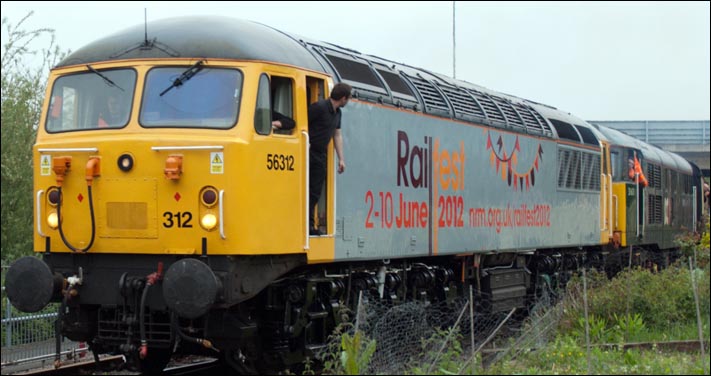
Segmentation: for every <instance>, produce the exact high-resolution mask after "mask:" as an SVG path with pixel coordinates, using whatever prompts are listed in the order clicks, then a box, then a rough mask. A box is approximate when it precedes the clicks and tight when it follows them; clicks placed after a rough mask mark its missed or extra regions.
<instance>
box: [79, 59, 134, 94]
mask: <svg viewBox="0 0 711 376" xmlns="http://www.w3.org/2000/svg"><path fill="white" fill-rule="evenodd" d="M86 67H87V68H89V70H90V71H91V72H93V73H95V74H96V75H97V76H99V77H101V78H103V79H104V82H106V83H107V84H108V85H109V86H113V87H115V88H117V89H119V90H121V91H126V90H124V89H123V88H121V86H118V85H116V83H115V82H113V81H111V79H110V78H108V77H106V76H104V75H103V74H101V72H99V71H98V70H96V69H94V67H92V66H91V65H89V64H87V65H86Z"/></svg>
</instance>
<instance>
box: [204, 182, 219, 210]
mask: <svg viewBox="0 0 711 376" xmlns="http://www.w3.org/2000/svg"><path fill="white" fill-rule="evenodd" d="M200 200H201V201H202V204H203V205H205V206H207V207H208V208H210V207H212V206H214V205H215V203H217V190H216V189H215V188H213V187H205V188H203V190H202V192H200Z"/></svg>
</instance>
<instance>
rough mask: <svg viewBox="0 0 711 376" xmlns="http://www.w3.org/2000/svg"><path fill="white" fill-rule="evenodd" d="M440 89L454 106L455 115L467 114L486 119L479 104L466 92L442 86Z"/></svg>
mask: <svg viewBox="0 0 711 376" xmlns="http://www.w3.org/2000/svg"><path fill="white" fill-rule="evenodd" d="M440 89H442V91H443V92H444V95H446V96H447V99H449V102H450V103H452V106H454V112H455V115H459V114H466V115H471V116H477V117H481V118H484V117H486V114H484V110H483V109H482V108H481V106H480V105H479V103H477V102H476V100H475V99H474V98H472V97H471V96H470V95H469V94H467V93H466V92H463V91H461V90H457V89H456V88H450V87H446V86H441V85H440Z"/></svg>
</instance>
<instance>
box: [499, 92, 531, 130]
mask: <svg viewBox="0 0 711 376" xmlns="http://www.w3.org/2000/svg"><path fill="white" fill-rule="evenodd" d="M492 98H493V99H494V101H495V102H496V104H498V105H499V108H500V109H501V110H502V111H503V112H504V115H506V120H507V121H508V124H509V125H513V126H515V127H520V128H523V127H524V125H523V120H521V116H519V114H518V112H516V109H514V108H513V106H511V102H509V101H507V100H505V99H504V98H500V97H495V96H492Z"/></svg>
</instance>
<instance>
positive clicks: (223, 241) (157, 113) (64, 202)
mask: <svg viewBox="0 0 711 376" xmlns="http://www.w3.org/2000/svg"><path fill="white" fill-rule="evenodd" d="M156 63H157V62H151V61H145V62H140V63H137V62H119V63H106V64H92V65H86V66H77V67H71V68H68V69H63V70H61V71H55V72H54V73H53V74H52V77H51V79H50V84H49V88H48V96H47V97H48V100H47V103H46V104H45V109H46V111H45V113H46V118H45V126H44V127H41V128H40V130H39V132H38V138H37V143H36V145H35V149H34V156H35V166H36V169H37V170H38V171H36V173H35V192H36V205H37V208H36V215H37V218H36V226H37V229H36V230H37V231H35V250H36V251H38V252H72V251H73V252H92V253H135V254H181V255H194V254H206V253H207V254H210V255H225V254H236V253H238V254H257V253H258V254H264V253H294V252H302V251H303V249H304V236H303V234H304V233H305V227H304V226H305V224H304V221H303V218H304V213H305V209H304V205H303V197H304V196H305V192H304V189H305V188H304V187H305V184H304V181H305V178H306V177H305V173H304V161H305V153H306V145H307V144H306V142H305V140H304V136H303V135H302V134H301V130H304V129H305V126H306V124H305V123H306V121H305V114H304V113H302V112H300V111H298V110H296V109H298V108H305V107H306V104H305V103H304V104H303V106H293V107H292V108H291V109H290V110H292V116H293V115H295V118H296V119H297V120H298V121H297V129H295V130H293V131H292V132H291V133H289V134H283V135H280V136H279V137H268V135H269V133H271V132H266V134H267V136H264V135H260V134H259V133H258V130H257V131H255V128H257V127H259V126H261V125H260V123H269V124H266V126H268V127H270V123H271V119H270V118H269V114H268V113H266V111H268V109H269V107H266V106H264V104H263V103H258V102H260V101H259V100H258V95H259V93H258V91H259V90H258V89H259V80H260V74H263V72H264V71H265V70H268V69H265V66H264V64H254V63H253V64H240V65H238V66H235V65H234V64H230V63H228V62H208V61H204V60H200V61H197V62H195V61H194V60H189V61H186V60H170V61H160V62H159V64H156ZM292 71H293V70H292ZM292 75H296V76H298V74H294V73H292ZM293 82H294V83H296V82H299V80H298V79H297V80H293ZM296 92H304V90H296ZM268 94H269V93H267V97H268ZM295 99H296V102H299V101H305V98H303V96H301V97H298V96H297V97H296V98H295ZM260 106H261V108H260ZM302 118H303V119H302ZM245 124H247V125H245ZM252 124H256V125H255V126H252ZM238 125H239V126H238ZM299 128H301V130H300V129H299ZM269 130H271V129H269ZM246 145H249V147H246ZM262 151H264V153H262ZM269 151H270V152H271V153H268V152H269ZM267 154H271V156H272V158H269V159H267V160H266V161H265V160H262V158H260V157H261V156H262V155H267ZM269 162H271V164H272V169H265V168H264V165H265V164H268V163H269ZM60 191H61V200H60V199H59V197H60V195H59V192H60ZM268 212H271V213H273V212H278V213H281V214H280V215H279V218H280V222H282V223H274V221H273V219H272V217H267V216H265V215H264V214H263V213H268ZM60 214H61V216H59V215H60ZM269 228H273V229H274V230H275V231H278V232H279V234H280V236H279V237H265V236H264V232H265V229H269ZM47 239H49V240H47ZM92 240H93V241H92Z"/></svg>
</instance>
